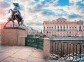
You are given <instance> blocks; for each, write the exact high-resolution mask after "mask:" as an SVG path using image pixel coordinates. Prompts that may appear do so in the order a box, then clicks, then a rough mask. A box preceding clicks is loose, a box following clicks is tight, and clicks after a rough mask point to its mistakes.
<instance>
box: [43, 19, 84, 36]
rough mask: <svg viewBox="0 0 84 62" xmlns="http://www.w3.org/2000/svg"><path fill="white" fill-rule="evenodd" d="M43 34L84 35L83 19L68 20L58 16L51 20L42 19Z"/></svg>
mask: <svg viewBox="0 0 84 62" xmlns="http://www.w3.org/2000/svg"><path fill="white" fill-rule="evenodd" d="M43 27H44V30H43V32H44V34H45V35H46V36H84V22H83V21H81V20H80V21H68V20H67V19H65V18H58V19H56V20H53V21H44V23H43Z"/></svg>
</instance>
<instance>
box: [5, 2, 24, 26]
mask: <svg viewBox="0 0 84 62" xmlns="http://www.w3.org/2000/svg"><path fill="white" fill-rule="evenodd" d="M13 5H14V6H15V8H14V9H10V10H9V13H10V11H11V13H12V14H11V17H9V18H8V21H7V23H6V24H5V26H4V27H6V25H7V24H8V23H9V22H10V21H12V22H13V27H14V21H15V20H17V22H18V26H21V25H23V18H22V16H21V13H20V11H19V9H18V3H13Z"/></svg>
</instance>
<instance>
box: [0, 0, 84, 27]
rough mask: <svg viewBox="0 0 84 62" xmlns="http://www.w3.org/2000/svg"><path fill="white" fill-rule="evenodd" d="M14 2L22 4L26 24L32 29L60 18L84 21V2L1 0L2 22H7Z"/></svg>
mask: <svg viewBox="0 0 84 62" xmlns="http://www.w3.org/2000/svg"><path fill="white" fill-rule="evenodd" d="M13 2H17V3H19V4H20V7H21V9H20V11H21V13H22V16H23V18H24V20H25V24H28V25H29V26H31V27H35V28H36V27H40V28H42V23H43V21H46V20H47V21H51V20H55V19H57V18H60V17H63V18H66V19H67V20H69V21H74V20H84V0H0V21H1V22H3V21H5V22H6V20H7V18H8V17H9V16H8V10H9V9H10V8H13V5H12V3H13ZM3 16H4V17H3ZM2 20H3V21H2ZM40 28H38V29H40Z"/></svg>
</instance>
